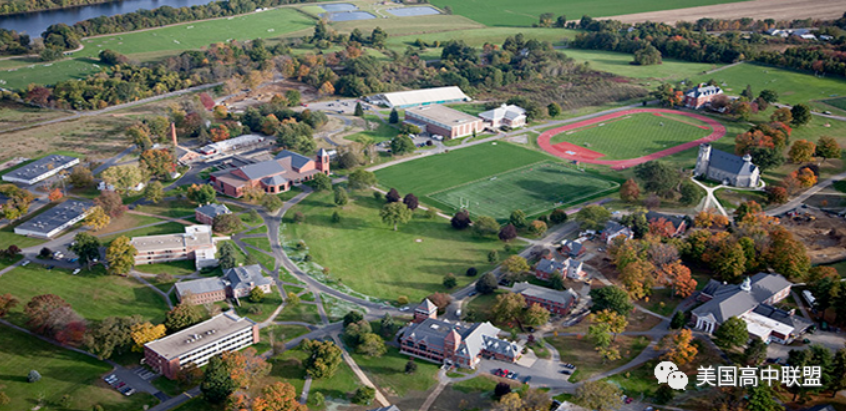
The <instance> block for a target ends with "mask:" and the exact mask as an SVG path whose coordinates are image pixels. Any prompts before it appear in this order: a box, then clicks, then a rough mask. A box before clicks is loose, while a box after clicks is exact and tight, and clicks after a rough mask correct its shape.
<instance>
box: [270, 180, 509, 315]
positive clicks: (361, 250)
mask: <svg viewBox="0 0 846 411" xmlns="http://www.w3.org/2000/svg"><path fill="white" fill-rule="evenodd" d="M350 197H351V201H350V203H349V204H347V205H346V206H344V207H343V208H341V207H336V206H335V204H334V203H333V201H332V199H333V195H332V193H331V192H322V193H314V194H312V195H310V196H308V197H307V198H306V199H304V200H303V201H302V202H301V203H300V204H297V205H296V206H295V207H294V208H292V209H291V210H290V212H289V213H286V216H291V215H293V214H294V213H296V212H301V213H303V214H304V215H305V222H303V223H301V224H295V223H293V222H291V221H290V219H289V218H286V219H285V221H284V222H285V228H284V231H283V233H282V234H283V235H284V237H285V240H286V241H294V242H296V241H298V240H300V239H302V240H304V241H305V243H306V244H307V245H308V249H309V254H310V255H311V257H312V259H313V260H314V262H316V263H318V264H320V265H321V266H323V267H326V268H328V269H329V270H330V273H331V277H332V278H333V279H335V280H338V281H341V282H343V284H344V285H346V286H348V287H350V288H352V289H353V290H354V291H356V292H359V293H363V294H366V295H370V296H374V297H378V298H383V299H386V300H396V298H397V297H399V296H401V295H405V296H408V297H409V298H410V299H411V301H419V300H420V299H422V298H423V297H425V296H427V295H429V294H431V293H433V292H436V291H441V292H443V291H446V289H445V288H444V287H443V285H442V281H443V277H444V275H446V274H447V273H455V274H456V277H457V279H458V286H459V287H463V286H465V285H467V284H468V283H469V282H471V281H473V278H471V277H467V276H465V275H463V273H464V272H465V271H466V270H467V269H468V268H470V267H476V268H478V270H479V272H480V273H484V272H485V271H487V270H489V269H491V268H493V266H492V265H491V264H488V263H487V254H488V252H489V251H490V250H494V249H496V250H499V252H500V255H503V254H505V253H504V252H503V251H502V243H501V242H499V240H496V239H492V238H479V237H477V236H474V235H473V234H472V233H470V232H467V231H458V230H455V229H453V228H452V227H451V226H450V225H449V222H448V221H446V220H444V219H441V218H436V219H427V218H425V217H424V216H423V212H422V211H419V210H418V211H417V212H416V213H415V214H416V215H415V217H414V218H413V219H412V220H411V221H410V222H409V223H407V224H402V225H400V227H399V230H398V231H393V227H391V226H389V225H387V224H385V223H383V222H382V219H381V218H380V217H379V210H380V209H381V208H382V206H383V205H384V200H376V199H374V198H373V196H372V195H371V193H370V192H369V191H365V192H352V193H351V195H350ZM336 211H337V212H338V214H340V216H341V221H340V222H339V223H333V222H332V221H331V220H332V214H333V213H334V212H336ZM515 248H519V247H515ZM503 258H504V257H503ZM459 273H462V275H458V274H459ZM301 305H304V304H301ZM280 319H281V318H280Z"/></svg>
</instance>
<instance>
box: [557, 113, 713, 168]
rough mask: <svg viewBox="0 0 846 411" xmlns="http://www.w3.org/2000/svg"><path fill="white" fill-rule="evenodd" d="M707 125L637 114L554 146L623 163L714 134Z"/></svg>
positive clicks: (562, 137)
mask: <svg viewBox="0 0 846 411" xmlns="http://www.w3.org/2000/svg"><path fill="white" fill-rule="evenodd" d="M700 126H702V127H708V126H707V125H706V124H705V123H704V122H701V121H699V120H696V119H694V118H690V117H683V116H674V115H671V114H663V113H662V115H661V116H656V115H655V114H654V113H636V114H631V115H628V116H624V117H618V118H616V119H612V120H610V121H607V122H605V123H598V124H592V125H589V126H585V127H583V128H579V129H575V130H571V131H567V132H564V133H559V134H557V135H555V136H553V137H552V140H551V143H552V144H557V143H561V142H568V143H572V144H574V145H577V146H579V147H585V148H588V149H590V150H593V151H597V152H600V153H602V154H605V156H604V157H601V158H602V159H603V160H623V159H628V158H635V157H640V156H644V155H647V154H652V153H655V152H657V151H661V150H663V149H666V148H670V147H674V146H677V145H679V144H683V143H687V142H689V141H693V140H696V139H699V138H702V137H706V136H707V135H708V134H710V133H711V129H710V127H708V128H707V129H702V128H700Z"/></svg>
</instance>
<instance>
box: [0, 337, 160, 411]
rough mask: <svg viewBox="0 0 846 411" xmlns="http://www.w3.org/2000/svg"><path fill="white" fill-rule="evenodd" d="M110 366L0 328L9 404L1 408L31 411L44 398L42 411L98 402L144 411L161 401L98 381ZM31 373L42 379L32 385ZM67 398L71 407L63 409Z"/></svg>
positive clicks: (1, 386)
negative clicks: (126, 391) (128, 393)
mask: <svg viewBox="0 0 846 411" xmlns="http://www.w3.org/2000/svg"><path fill="white" fill-rule="evenodd" d="M111 369H112V366H111V365H108V364H106V363H105V362H102V361H98V360H96V359H94V358H91V357H88V356H85V355H82V354H78V353H75V352H73V351H70V350H66V349H64V348H59V347H56V346H54V345H52V344H49V343H47V342H44V341H41V340H39V339H37V338H35V337H32V336H29V335H27V334H24V333H22V332H20V331H16V330H13V329H11V328H9V327H5V326H0V370H2V371H0V391H2V392H5V393H6V395H8V396H9V399H11V402H10V403H9V404H8V405H3V406H2V409H3V410H29V409H33V408H35V407H36V406H37V405H38V399H39V397H41V398H42V399H43V405H42V406H41V409H44V410H90V409H92V408H93V407H94V405H95V404H100V405H102V406H103V408H105V409H107V410H140V409H142V408H143V407H144V405H148V406H152V405H154V404H156V403H158V401H157V400H156V399H154V398H153V397H152V396H150V395H148V394H144V393H138V394H136V395H133V396H131V397H126V396H124V395H122V394H121V393H119V392H117V391H116V390H114V389H112V388H111V387H109V386H108V385H106V384H105V383H104V382H103V381H101V380H100V376H101V375H104V374H105V373H107V372H108V371H109V370H111ZM29 370H37V371H38V372H39V373H40V374H41V381H38V382H36V383H29V382H27V380H26V375H27V373H29ZM65 395H67V396H68V397H69V402H68V404H67V406H59V403H60V401H61V400H62V397H63V396H65Z"/></svg>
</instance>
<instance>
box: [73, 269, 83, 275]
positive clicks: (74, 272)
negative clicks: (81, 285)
mask: <svg viewBox="0 0 846 411" xmlns="http://www.w3.org/2000/svg"><path fill="white" fill-rule="evenodd" d="M80 271H82V269H81V268H77V269H76V270H73V275H77V274H79V272H80Z"/></svg>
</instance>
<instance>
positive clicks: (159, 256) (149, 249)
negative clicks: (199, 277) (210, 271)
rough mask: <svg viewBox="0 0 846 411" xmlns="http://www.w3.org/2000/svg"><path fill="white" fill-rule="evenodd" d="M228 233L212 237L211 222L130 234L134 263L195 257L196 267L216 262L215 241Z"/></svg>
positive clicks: (222, 238)
mask: <svg viewBox="0 0 846 411" xmlns="http://www.w3.org/2000/svg"><path fill="white" fill-rule="evenodd" d="M227 239H229V237H214V236H213V235H212V228H211V226H210V225H192V226H188V227H185V233H178V234H164V235H152V236H147V237H133V238H132V240H130V243H131V244H132V245H133V246H134V247H135V250H136V254H135V264H136V265H140V264H155V263H166V262H169V261H179V260H195V262H196V267H197V268H198V269H199V268H204V267H213V266H215V265H217V257H215V254H217V246H216V245H215V243H216V242H217V241H221V240H227Z"/></svg>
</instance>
